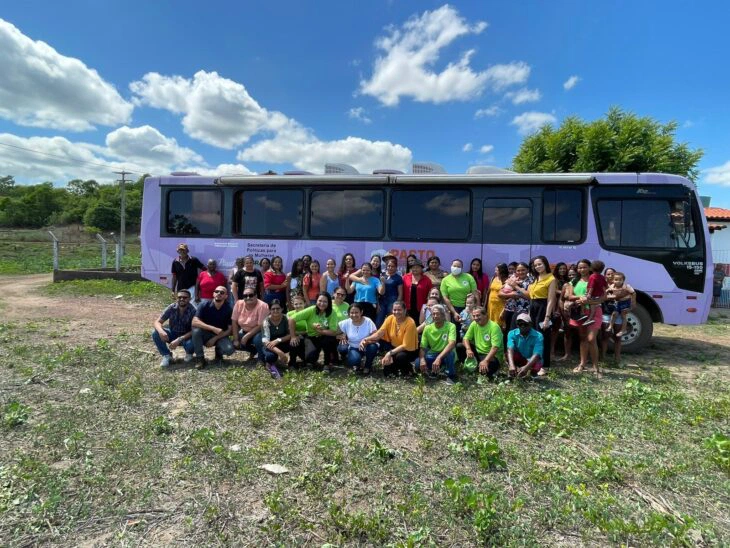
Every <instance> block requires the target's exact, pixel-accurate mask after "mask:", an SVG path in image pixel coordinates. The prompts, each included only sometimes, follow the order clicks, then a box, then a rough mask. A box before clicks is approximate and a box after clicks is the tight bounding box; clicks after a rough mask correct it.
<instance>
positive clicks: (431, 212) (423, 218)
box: [390, 189, 471, 242]
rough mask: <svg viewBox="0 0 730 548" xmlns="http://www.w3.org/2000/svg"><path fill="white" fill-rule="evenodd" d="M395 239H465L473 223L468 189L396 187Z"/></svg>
mask: <svg viewBox="0 0 730 548" xmlns="http://www.w3.org/2000/svg"><path fill="white" fill-rule="evenodd" d="M391 199H392V203H391V208H390V235H391V237H392V238H393V239H394V240H428V241H436V242H438V241H443V240H447V241H448V240H452V241H459V240H466V239H467V238H468V237H469V229H470V226H471V200H470V196H469V191H467V190H456V189H455V190H447V189H443V190H396V191H394V192H393V194H392V195H391Z"/></svg>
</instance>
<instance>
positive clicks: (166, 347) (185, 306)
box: [152, 289, 195, 367]
mask: <svg viewBox="0 0 730 548" xmlns="http://www.w3.org/2000/svg"><path fill="white" fill-rule="evenodd" d="M194 316H195V307H194V306H193V305H192V304H191V303H190V291H188V290H187V289H181V290H179V291H178V292H177V302H175V303H173V304H171V305H170V306H168V307H167V308H166V309H165V310H164V311H163V312H162V314H161V315H160V317H159V318H157V319H156V320H155V330H154V331H153V332H152V340H153V341H154V343H155V346H157V350H159V351H160V354H162V361H161V362H160V367H169V365H170V359H171V358H172V351H173V350H175V349H176V348H177V347H178V346H180V345H182V346H183V348H185V363H189V362H191V361H192V360H193V341H192V339H191V337H192V335H193V328H192V322H193V317H194ZM165 322H168V327H163V324H164V323H165Z"/></svg>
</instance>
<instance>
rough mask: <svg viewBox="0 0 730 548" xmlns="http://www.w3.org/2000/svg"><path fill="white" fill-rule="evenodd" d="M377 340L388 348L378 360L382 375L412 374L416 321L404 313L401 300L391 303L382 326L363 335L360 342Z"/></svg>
mask: <svg viewBox="0 0 730 548" xmlns="http://www.w3.org/2000/svg"><path fill="white" fill-rule="evenodd" d="M379 340H382V341H384V343H385V344H384V346H385V347H386V348H388V351H387V352H386V353H385V356H383V358H382V359H381V360H380V363H381V364H382V365H383V375H385V376H386V377H389V376H390V375H395V374H396V373H400V374H401V375H403V376H408V375H411V374H413V360H415V359H416V358H417V357H418V332H417V331H416V322H414V321H413V318H411V317H410V316H408V315H407V314H406V305H405V303H404V302H403V301H395V302H394V303H393V313H392V314H391V315H390V316H388V317H387V318H385V322H384V323H383V326H382V327H381V328H380V329H378V330H377V331H376V332H375V333H373V334H372V335H369V336H367V337H365V338H364V339H363V341H362V344H364V345H367V344H369V343H372V342H377V341H379Z"/></svg>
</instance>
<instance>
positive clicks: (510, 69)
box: [484, 61, 531, 91]
mask: <svg viewBox="0 0 730 548" xmlns="http://www.w3.org/2000/svg"><path fill="white" fill-rule="evenodd" d="M530 70H531V69H530V65H528V64H527V63H525V62H522V61H514V62H512V63H507V64H504V65H493V66H491V67H489V68H488V69H487V70H486V72H485V73H484V74H485V75H486V78H487V80H488V82H489V84H490V86H491V87H492V88H494V90H495V91H500V90H503V89H504V88H507V87H509V86H514V85H517V84H524V83H525V82H527V79H528V78H529V77H530Z"/></svg>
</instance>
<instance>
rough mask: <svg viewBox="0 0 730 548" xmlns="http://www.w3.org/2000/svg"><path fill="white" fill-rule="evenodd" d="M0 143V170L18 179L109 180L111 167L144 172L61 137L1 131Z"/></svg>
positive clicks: (89, 146) (30, 180)
mask: <svg viewBox="0 0 730 548" xmlns="http://www.w3.org/2000/svg"><path fill="white" fill-rule="evenodd" d="M0 143H3V144H4V145H10V147H7V146H0V173H3V174H8V175H12V176H14V177H15V178H16V180H18V182H42V181H53V182H66V181H68V180H70V179H96V180H97V181H110V180H113V179H114V178H116V175H114V174H113V173H112V171H114V170H120V169H122V168H126V169H127V170H128V171H129V170H133V171H138V170H139V172H140V174H142V173H143V172H144V169H142V168H140V166H136V165H133V163H131V162H130V163H125V164H122V163H121V162H117V161H115V160H114V159H112V158H111V157H110V156H108V155H106V156H105V155H104V154H103V153H102V150H103V147H99V146H97V145H92V144H89V143H74V142H71V141H69V140H68V139H66V138H65V137H18V136H17V135H12V134H10V133H3V134H0ZM32 151H37V152H32ZM38 152H39V153H40V154H39V153H38ZM87 162H88V163H87ZM89 163H92V164H102V165H98V166H97V165H89ZM135 168H136V169H135Z"/></svg>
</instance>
